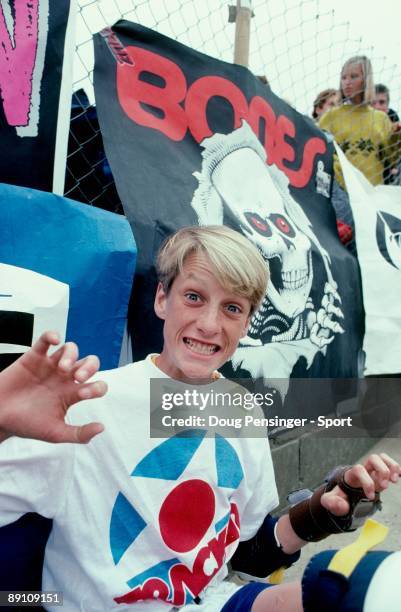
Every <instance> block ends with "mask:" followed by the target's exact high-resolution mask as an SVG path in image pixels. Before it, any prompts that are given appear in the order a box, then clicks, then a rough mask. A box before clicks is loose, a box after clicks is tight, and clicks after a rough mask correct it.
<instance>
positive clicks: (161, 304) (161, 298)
mask: <svg viewBox="0 0 401 612" xmlns="http://www.w3.org/2000/svg"><path fill="white" fill-rule="evenodd" d="M166 299H167V296H166V294H165V291H164V289H163V285H162V284H161V283H160V282H159V283H158V285H157V289H156V295H155V304H154V309H155V313H156V315H157V316H158V317H159V319H163V320H164V319H165V318H166Z"/></svg>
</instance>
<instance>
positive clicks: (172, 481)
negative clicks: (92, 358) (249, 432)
mask: <svg viewBox="0 0 401 612" xmlns="http://www.w3.org/2000/svg"><path fill="white" fill-rule="evenodd" d="M163 377H165V378H166V376H165V375H164V374H163V373H162V372H161V371H160V370H159V369H158V368H157V367H156V366H155V365H154V364H153V363H152V361H151V359H150V356H148V357H147V359H145V360H144V361H141V362H137V363H135V364H130V365H127V366H125V367H123V368H119V369H116V370H110V371H108V372H101V375H100V376H99V378H101V379H102V380H105V381H106V382H107V384H108V386H109V391H108V393H107V395H106V396H105V397H103V398H99V399H97V400H91V401H86V402H81V403H79V404H77V405H76V406H74V407H72V408H71V409H70V411H69V412H68V421H69V422H70V423H74V424H82V423H86V422H89V421H93V420H95V421H100V422H102V423H104V425H105V431H104V432H103V433H102V434H100V435H98V436H96V437H95V438H94V439H93V440H92V441H91V442H90V443H89V444H88V445H82V446H81V445H74V444H60V445H55V444H49V443H46V442H38V441H33V440H22V439H18V438H10V439H8V440H6V441H5V442H3V443H2V444H0V524H2V525H4V524H7V523H10V522H12V521H14V520H16V519H17V518H19V516H21V515H22V514H24V513H25V512H31V511H34V512H38V513H39V514H42V515H43V516H46V517H50V518H52V519H53V529H52V532H51V534H50V538H49V541H48V543H47V546H46V554H45V563H44V570H43V586H42V588H43V590H46V591H48V590H50V591H51V590H56V591H62V592H63V596H64V610H67V611H68V612H75V611H78V610H79V611H82V612H83V611H85V612H89V611H90V612H97V611H99V612H100V611H107V612H110V611H112V610H133V611H135V612H143V611H149V610H152V611H153V610H154V611H155V612H157V611H159V610H160V611H167V610H170V609H172V608H174V607H181V606H183V605H187V604H190V603H191V602H192V601H193V599H194V598H195V597H196V596H198V595H199V594H201V598H202V601H203V596H204V597H205V599H204V602H205V606H206V604H207V598H208V595H207V593H206V594H204V593H203V591H204V589H205V587H207V586H208V585H209V584H213V585H214V586H213V588H211V589H210V593H212V592H213V591H214V592H216V589H217V590H218V588H219V586H218V585H219V584H220V583H221V582H222V580H223V579H224V577H225V576H226V573H227V570H226V564H227V562H228V560H229V559H230V558H231V556H232V554H233V553H234V551H235V549H236V547H237V545H238V542H239V539H241V540H248V539H249V538H251V537H252V536H253V535H254V534H255V533H256V531H257V530H258V528H259V527H260V525H261V523H262V522H263V519H264V517H265V516H266V514H268V513H269V512H270V511H271V510H272V509H273V508H274V507H275V506H276V505H277V503H278V498H277V489H276V484H275V479H274V472H273V466H272V461H271V454H270V449H269V444H268V440H267V439H264V438H259V439H244V438H236V439H226V438H223V437H221V436H215V437H210V438H209V437H206V436H205V435H204V432H202V431H199V432H198V435H194V436H193V437H190V438H182V437H180V436H174V437H172V438H167V439H161V438H157V439H155V438H153V439H152V438H150V436H149V387H150V379H151V378H163ZM267 554H268V551H267ZM225 584H226V583H225ZM225 584H224V585H222V589H223V590H224V588H226V587H225ZM231 592H232V591H231V590H230V589H228V590H227V594H226V596H225V599H229V597H230V594H231ZM223 599H224V597H223ZM221 605H223V603H222V604H221ZM219 607H220V604H219ZM197 608H198V609H199V610H202V609H203V606H197ZM48 609H49V610H54V611H55V612H58V611H59V609H60V608H58V607H54V608H53V607H51V606H49V607H48ZM205 609H206V608H205ZM216 609H217V608H216Z"/></svg>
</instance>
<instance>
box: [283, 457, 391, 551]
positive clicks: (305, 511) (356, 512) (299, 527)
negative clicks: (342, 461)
mask: <svg viewBox="0 0 401 612" xmlns="http://www.w3.org/2000/svg"><path fill="white" fill-rule="evenodd" d="M350 467H351V466H345V467H342V466H340V467H336V468H334V470H332V471H331V472H330V473H329V474H328V476H327V477H326V479H325V482H324V483H323V484H322V485H321V486H320V487H319V488H318V489H316V491H315V492H314V493H313V492H312V491H308V490H307V489H302V490H301V491H295V492H294V493H290V495H289V496H288V501H289V502H290V503H292V504H294V505H292V507H291V508H290V511H289V518H290V523H291V526H292V528H293V530H294V531H295V533H296V534H297V536H298V537H299V538H301V539H302V540H305V541H306V542H319V540H323V539H324V538H327V536H329V535H331V534H332V533H341V532H344V531H355V529H357V528H358V527H360V526H361V525H362V524H363V523H364V521H365V519H366V518H367V517H369V516H372V514H374V513H375V512H376V510H380V509H381V502H380V494H379V493H375V497H374V499H368V498H367V497H366V496H365V493H364V491H363V489H361V488H354V487H350V486H349V485H348V484H347V483H346V482H345V480H344V474H345V472H346V471H347V470H349V469H350ZM337 485H338V486H339V487H340V489H341V490H342V491H344V493H346V495H347V498H348V502H349V505H350V510H349V512H348V513H347V514H345V515H344V516H335V515H334V514H332V513H331V512H329V511H328V510H326V508H324V507H323V506H322V504H321V503H320V499H321V497H322V495H323V494H324V493H327V492H328V491H332V490H333V489H334V487H335V486H337Z"/></svg>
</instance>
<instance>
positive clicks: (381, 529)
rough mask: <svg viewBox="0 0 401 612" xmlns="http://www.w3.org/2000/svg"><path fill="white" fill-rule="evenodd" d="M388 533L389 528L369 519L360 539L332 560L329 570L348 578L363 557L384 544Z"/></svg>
mask: <svg viewBox="0 0 401 612" xmlns="http://www.w3.org/2000/svg"><path fill="white" fill-rule="evenodd" d="M388 531H389V530H388V527H385V526H384V525H382V524H381V523H378V522H377V521H374V520H373V519H368V520H367V521H366V522H365V524H364V526H363V527H362V529H361V531H360V533H359V536H358V539H357V540H356V541H355V542H353V543H352V544H349V545H348V546H346V547H345V548H342V549H341V550H339V551H338V552H337V553H336V554H335V555H334V557H333V558H332V560H331V562H330V565H329V567H328V569H329V570H332V571H333V572H337V573H338V574H342V575H343V576H345V577H346V578H348V577H349V576H350V575H351V574H352V572H353V571H354V569H355V567H356V566H357V565H358V563H359V561H360V560H361V559H362V557H364V556H365V555H366V553H367V552H368V551H369V550H370V549H371V548H373V547H374V546H376V544H380V542H383V540H384V539H385V538H386V537H387V534H388Z"/></svg>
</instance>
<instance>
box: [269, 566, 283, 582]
mask: <svg viewBox="0 0 401 612" xmlns="http://www.w3.org/2000/svg"><path fill="white" fill-rule="evenodd" d="M284 572H285V567H280V568H279V569H277V570H276V571H275V572H273V573H272V574H270V576H269V580H268V582H269V583H270V584H281V583H282V582H283V578H284Z"/></svg>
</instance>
